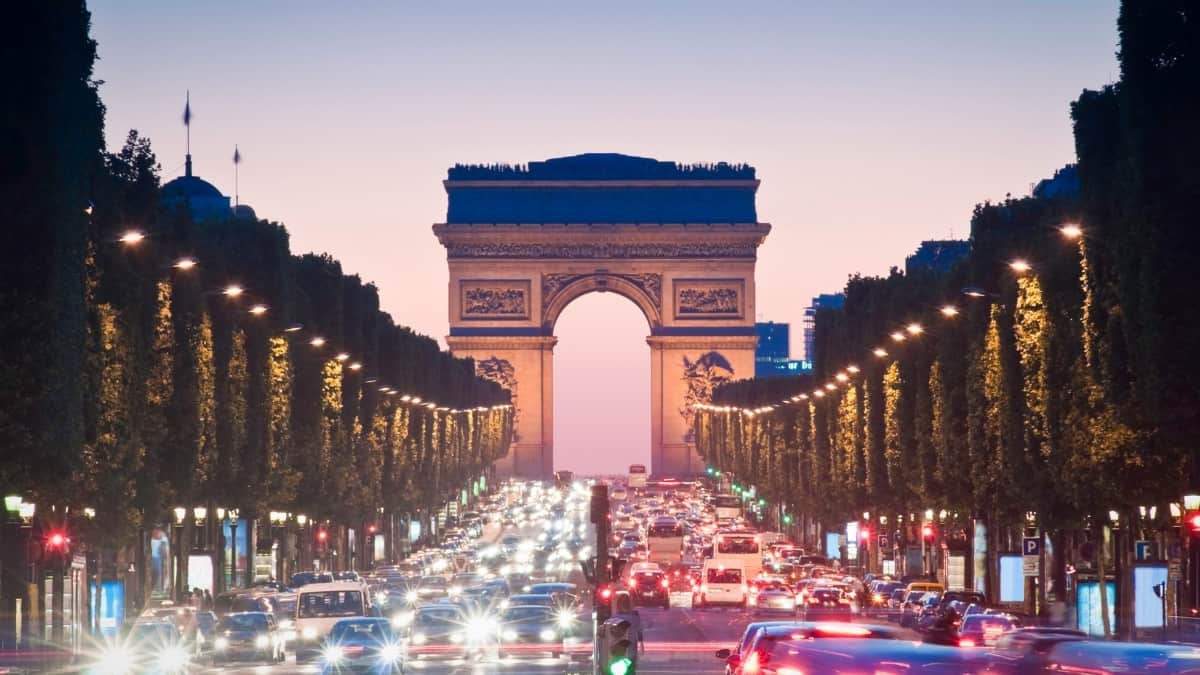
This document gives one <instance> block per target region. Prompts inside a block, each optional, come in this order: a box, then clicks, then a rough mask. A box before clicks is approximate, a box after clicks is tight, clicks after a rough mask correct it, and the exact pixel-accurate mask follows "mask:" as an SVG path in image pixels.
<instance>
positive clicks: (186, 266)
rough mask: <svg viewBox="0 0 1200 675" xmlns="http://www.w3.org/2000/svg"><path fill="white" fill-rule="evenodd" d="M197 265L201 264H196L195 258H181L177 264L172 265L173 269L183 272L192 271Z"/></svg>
mask: <svg viewBox="0 0 1200 675" xmlns="http://www.w3.org/2000/svg"><path fill="white" fill-rule="evenodd" d="M197 264H199V263H197V262H196V259H195V258H180V259H179V260H176V261H175V264H174V265H171V267H174V268H175V269H177V270H183V271H185V272H186V271H188V270H190V269H192V268H193V267H195V266H196V265H197Z"/></svg>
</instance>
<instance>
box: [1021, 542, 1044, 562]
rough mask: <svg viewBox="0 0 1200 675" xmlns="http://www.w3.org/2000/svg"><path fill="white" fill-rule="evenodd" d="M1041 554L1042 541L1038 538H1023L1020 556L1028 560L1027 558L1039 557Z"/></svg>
mask: <svg viewBox="0 0 1200 675" xmlns="http://www.w3.org/2000/svg"><path fill="white" fill-rule="evenodd" d="M1041 554H1042V540H1041V538H1040V537H1025V538H1024V539H1023V540H1022V541H1021V555H1023V556H1025V557H1026V558H1028V557H1029V556H1034V557H1036V556H1040V555H1041Z"/></svg>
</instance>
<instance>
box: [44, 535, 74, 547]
mask: <svg viewBox="0 0 1200 675" xmlns="http://www.w3.org/2000/svg"><path fill="white" fill-rule="evenodd" d="M70 542H71V540H70V539H67V535H65V534H63V533H62V532H51V533H50V535H49V536H47V537H46V546H48V547H50V548H52V549H62V548H66V546H67V544H69V543H70Z"/></svg>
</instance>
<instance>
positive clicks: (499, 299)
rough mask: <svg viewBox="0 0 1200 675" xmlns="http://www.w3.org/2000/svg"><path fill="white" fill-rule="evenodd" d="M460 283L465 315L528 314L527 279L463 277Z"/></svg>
mask: <svg viewBox="0 0 1200 675" xmlns="http://www.w3.org/2000/svg"><path fill="white" fill-rule="evenodd" d="M459 287H460V288H461V296H460V299H459V302H460V303H461V304H460V307H461V308H462V310H461V311H462V317H463V318H464V319H526V318H528V317H529V282H528V281H526V280H523V279H517V280H513V281H505V280H490V279H486V280H463V281H462V282H461V283H460V284H459Z"/></svg>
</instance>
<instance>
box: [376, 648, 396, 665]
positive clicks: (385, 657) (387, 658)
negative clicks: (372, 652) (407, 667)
mask: <svg viewBox="0 0 1200 675" xmlns="http://www.w3.org/2000/svg"><path fill="white" fill-rule="evenodd" d="M400 656H401V653H400V645H394V644H389V645H384V646H383V649H380V650H379V660H380V661H383V662H384V663H395V662H397V661H399V660H400Z"/></svg>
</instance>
